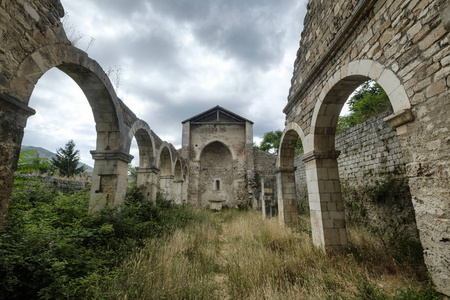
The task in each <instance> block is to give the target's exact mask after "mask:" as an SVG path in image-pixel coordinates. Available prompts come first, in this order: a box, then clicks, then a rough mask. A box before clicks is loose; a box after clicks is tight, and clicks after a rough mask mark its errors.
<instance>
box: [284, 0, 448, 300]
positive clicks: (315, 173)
mask: <svg viewBox="0 0 450 300" xmlns="http://www.w3.org/2000/svg"><path fill="white" fill-rule="evenodd" d="M449 11H450V10H449V5H448V1H446V0H428V1H418V0H403V1H394V0H359V1H357V0H339V1H321V0H310V1H309V4H308V12H307V15H306V18H305V21H304V29H303V33H302V39H301V41H300V48H299V50H298V52H297V59H296V62H295V66H294V75H293V78H292V85H291V89H290V93H289V97H288V103H287V105H286V107H285V109H284V112H285V113H286V129H285V132H284V135H283V140H282V143H281V148H280V152H279V153H280V155H279V160H278V167H279V168H280V173H279V175H278V180H279V183H280V184H282V186H281V187H279V188H278V190H279V203H280V204H281V205H282V206H280V207H281V208H280V211H284V214H283V215H280V216H282V217H283V218H282V220H283V221H284V222H285V223H287V224H290V222H291V221H292V220H295V218H294V217H292V216H291V215H293V214H294V209H293V207H291V206H290V204H291V202H292V201H291V200H292V198H293V197H292V193H293V192H294V191H295V188H293V187H292V181H293V179H292V176H291V174H292V172H293V166H294V162H293V151H291V149H292V148H293V147H294V144H293V140H294V139H296V138H298V137H300V138H301V139H302V141H303V145H304V148H305V155H304V157H303V159H304V161H305V162H306V176H307V180H308V194H309V195H308V196H309V204H310V211H311V222H312V231H313V232H312V235H313V241H314V243H315V244H316V245H318V246H320V247H322V248H323V249H342V248H343V247H345V246H346V245H347V238H346V230H345V221H344V213H343V205H342V197H341V189H340V186H341V184H340V181H339V171H338V164H337V158H338V157H339V151H338V150H337V148H336V145H335V128H336V124H337V119H338V116H339V112H340V111H341V108H342V106H343V104H344V102H345V101H346V99H347V98H348V96H349V95H350V94H351V93H352V92H353V91H354V89H355V88H356V87H357V86H359V85H360V84H361V83H363V82H364V81H366V80H368V79H372V80H374V81H376V82H377V83H379V84H380V85H381V87H382V88H383V89H384V90H385V91H386V93H387V95H388V96H389V99H390V101H391V103H392V107H393V114H392V115H390V116H388V117H386V118H385V121H386V122H388V123H389V124H390V125H391V126H393V127H394V128H396V131H397V134H398V138H399V142H400V145H401V149H402V154H403V160H404V162H405V164H406V176H407V178H408V180H409V185H410V188H411V194H412V201H413V205H414V210H415V217H416V220H417V226H418V229H419V232H420V239H421V242H422V246H423V248H424V251H425V252H424V257H425V262H426V264H427V266H428V270H429V272H430V274H431V276H432V278H433V282H434V284H435V285H436V287H437V290H438V291H439V292H440V293H442V294H445V295H450V263H449V262H450V252H449V251H448V249H449V247H450V238H449V224H450V215H449V214H450V201H449V198H448V197H449V196H448V195H449V191H450V185H449V174H450V163H449V157H448V153H450V142H449V135H448V131H449V128H450V118H449V117H448V115H447V113H448V111H449V110H450V102H449V101H448V99H449V96H450V88H449V87H450V75H449V74H450V43H449V38H450V36H449V31H448V30H449V27H450V21H449V18H448V15H449ZM285 204H287V205H285ZM287 216H289V217H287Z"/></svg>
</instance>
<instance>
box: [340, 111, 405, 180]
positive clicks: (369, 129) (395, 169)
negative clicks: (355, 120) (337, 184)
mask: <svg viewBox="0 0 450 300" xmlns="http://www.w3.org/2000/svg"><path fill="white" fill-rule="evenodd" d="M390 114H392V112H391V111H388V112H385V113H382V114H380V115H378V116H376V117H374V118H372V119H370V120H368V121H366V122H364V123H361V124H358V125H356V126H355V127H353V128H350V129H349V130H348V131H345V132H344V133H342V134H340V135H338V136H337V137H336V150H339V151H341V153H340V155H339V157H338V166H339V178H340V179H341V181H345V182H347V183H348V184H350V185H351V186H357V185H364V184H365V183H366V184H369V183H372V184H373V183H374V182H375V181H376V180H380V178H384V177H385V176H386V175H404V168H405V164H404V162H403V156H402V149H401V146H400V142H399V140H398V136H397V132H396V131H395V129H393V128H392V127H391V126H390V125H389V124H387V123H386V122H384V121H383V119H384V118H385V117H386V116H388V115H390Z"/></svg>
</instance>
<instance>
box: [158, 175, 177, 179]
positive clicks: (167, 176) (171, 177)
mask: <svg viewBox="0 0 450 300" xmlns="http://www.w3.org/2000/svg"><path fill="white" fill-rule="evenodd" d="M174 178H175V176H173V175H163V176H159V179H174Z"/></svg>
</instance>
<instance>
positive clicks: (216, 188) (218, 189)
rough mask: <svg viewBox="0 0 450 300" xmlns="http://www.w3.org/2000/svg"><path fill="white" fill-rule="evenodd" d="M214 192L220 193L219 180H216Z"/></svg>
mask: <svg viewBox="0 0 450 300" xmlns="http://www.w3.org/2000/svg"><path fill="white" fill-rule="evenodd" d="M215 190H216V191H220V180H219V179H216V185H215Z"/></svg>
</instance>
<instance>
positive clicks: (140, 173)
mask: <svg viewBox="0 0 450 300" xmlns="http://www.w3.org/2000/svg"><path fill="white" fill-rule="evenodd" d="M137 169H138V170H137V186H139V187H142V193H143V194H144V196H145V197H146V198H147V199H148V200H150V201H152V202H155V201H156V193H157V182H156V181H157V175H158V173H159V169H158V168H155V167H151V168H137Z"/></svg>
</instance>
